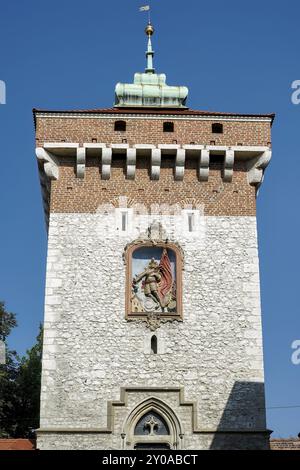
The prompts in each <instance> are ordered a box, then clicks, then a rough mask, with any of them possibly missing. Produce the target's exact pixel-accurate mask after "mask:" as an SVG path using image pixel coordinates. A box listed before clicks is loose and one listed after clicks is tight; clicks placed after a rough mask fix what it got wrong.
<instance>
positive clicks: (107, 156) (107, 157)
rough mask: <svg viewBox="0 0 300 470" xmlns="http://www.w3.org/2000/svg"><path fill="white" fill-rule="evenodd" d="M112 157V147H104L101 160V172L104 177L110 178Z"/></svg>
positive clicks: (105, 178)
mask: <svg viewBox="0 0 300 470" xmlns="http://www.w3.org/2000/svg"><path fill="white" fill-rule="evenodd" d="M111 157H112V149H111V148H103V149H102V161H101V168H102V170H101V173H102V179H104V180H109V178H110V172H111Z"/></svg>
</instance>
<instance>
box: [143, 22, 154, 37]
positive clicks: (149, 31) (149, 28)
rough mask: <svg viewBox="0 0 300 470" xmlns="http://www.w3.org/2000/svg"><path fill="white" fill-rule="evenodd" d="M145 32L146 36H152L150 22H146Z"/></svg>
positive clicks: (152, 31) (152, 29)
mask: <svg viewBox="0 0 300 470" xmlns="http://www.w3.org/2000/svg"><path fill="white" fill-rule="evenodd" d="M145 33H146V34H147V36H152V34H153V33H154V28H153V26H152V24H151V23H148V24H147V26H146V28H145Z"/></svg>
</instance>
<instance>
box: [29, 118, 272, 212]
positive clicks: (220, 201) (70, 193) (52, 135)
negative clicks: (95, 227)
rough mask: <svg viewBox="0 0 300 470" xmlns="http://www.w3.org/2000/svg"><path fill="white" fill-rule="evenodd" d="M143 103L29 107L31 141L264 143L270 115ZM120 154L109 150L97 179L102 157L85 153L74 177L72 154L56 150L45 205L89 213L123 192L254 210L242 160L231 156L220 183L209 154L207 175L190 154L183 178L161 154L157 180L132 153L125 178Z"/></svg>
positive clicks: (215, 208) (146, 200) (137, 198)
mask: <svg viewBox="0 0 300 470" xmlns="http://www.w3.org/2000/svg"><path fill="white" fill-rule="evenodd" d="M145 113H146V110H141V112H140V113H139V111H138V110H135V111H133V110H131V111H128V112H127V114H126V110H122V112H121V110H118V111H115V110H106V111H105V112H104V113H99V114H98V115H97V117H95V115H96V113H92V114H89V113H88V112H87V113H85V112H77V114H76V112H74V114H71V115H69V114H68V113H65V114H64V113H60V114H59V113H58V112H57V113H54V112H53V113H51V112H49V113H48V114H47V112H42V111H41V112H36V111H35V123H36V146H37V147H42V146H43V145H44V143H49V142H66V143H68V142H72V143H79V145H82V144H84V143H89V142H98V143H105V144H106V145H107V146H109V144H112V143H115V144H117V143H127V144H129V146H133V145H135V144H153V145H159V144H174V143H176V144H179V145H184V144H191V143H193V144H199V145H224V146H237V145H243V146H270V143H271V124H272V118H271V117H270V116H271V115H265V116H261V118H260V116H255V117H252V118H251V117H249V116H248V117H247V115H245V116H242V115H241V116H240V117H239V116H238V115H236V116H235V115H222V120H221V117H220V116H216V115H214V116H209V115H208V116H199V115H197V113H198V114H199V113H201V112H193V111H191V112H190V113H196V114H195V115H194V114H190V115H188V112H185V113H182V114H180V113H179V112H173V114H172V112H171V111H168V112H167V111H166V115H162V114H161V113H162V111H160V112H158V111H156V112H155V111H148V114H145ZM116 120H125V121H126V123H127V128H126V131H125V132H120V131H118V132H116V131H114V123H115V121H116ZM164 121H172V122H174V132H163V122H164ZM217 122H221V123H222V124H223V133H222V134H216V133H212V124H213V123H217ZM125 160H126V157H125V155H116V154H115V153H114V154H113V157H112V166H111V177H110V179H109V180H104V179H101V159H100V157H99V158H96V157H94V156H91V155H88V156H87V159H86V170H85V176H84V178H83V179H80V178H77V177H76V170H75V158H74V156H73V157H71V156H69V157H61V156H60V157H59V162H60V163H59V164H60V169H59V179H58V180H57V181H55V180H53V181H51V191H50V193H51V194H50V211H52V212H95V211H96V210H97V208H98V207H99V205H100V204H103V203H107V202H114V203H115V204H116V205H117V200H118V197H119V196H127V198H128V199H129V200H131V201H132V202H134V203H142V204H144V205H146V206H147V205H148V206H149V204H155V203H158V204H175V203H179V204H181V205H182V206H184V205H187V204H193V205H194V206H195V205H196V204H203V206H204V212H205V214H206V215H224V216H252V215H255V212H256V201H255V199H256V189H255V187H253V186H250V185H249V183H248V180H247V171H246V164H245V162H244V163H243V162H242V161H236V162H235V164H234V172H233V179H232V182H230V183H225V182H224V181H223V179H222V165H221V164H219V165H218V164H217V163H214V156H213V155H212V156H211V162H210V172H209V179H208V181H207V182H203V181H201V182H200V181H199V177H198V173H197V159H196V158H194V159H193V158H192V157H188V156H187V157H186V162H185V173H184V178H183V181H175V179H174V166H175V158H174V157H172V158H171V157H168V156H167V155H164V154H163V155H162V164H161V172H160V179H159V180H158V181H154V180H151V179H150V174H149V172H150V156H148V157H147V156H141V155H138V156H137V163H136V173H135V178H134V180H132V181H131V180H128V179H126V168H125Z"/></svg>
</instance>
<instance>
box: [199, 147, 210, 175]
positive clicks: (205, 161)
mask: <svg viewBox="0 0 300 470" xmlns="http://www.w3.org/2000/svg"><path fill="white" fill-rule="evenodd" d="M208 175H209V150H207V149H202V150H201V153H200V157H199V180H200V181H208Z"/></svg>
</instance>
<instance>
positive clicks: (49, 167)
mask: <svg viewBox="0 0 300 470" xmlns="http://www.w3.org/2000/svg"><path fill="white" fill-rule="evenodd" d="M35 154H36V157H37V159H38V161H39V162H41V163H43V165H44V172H45V175H46V176H47V177H48V178H49V179H50V180H57V179H58V176H59V163H58V160H57V158H56V157H55V155H53V154H52V153H50V152H48V151H47V150H45V149H44V148H43V147H37V148H36V149H35Z"/></svg>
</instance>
